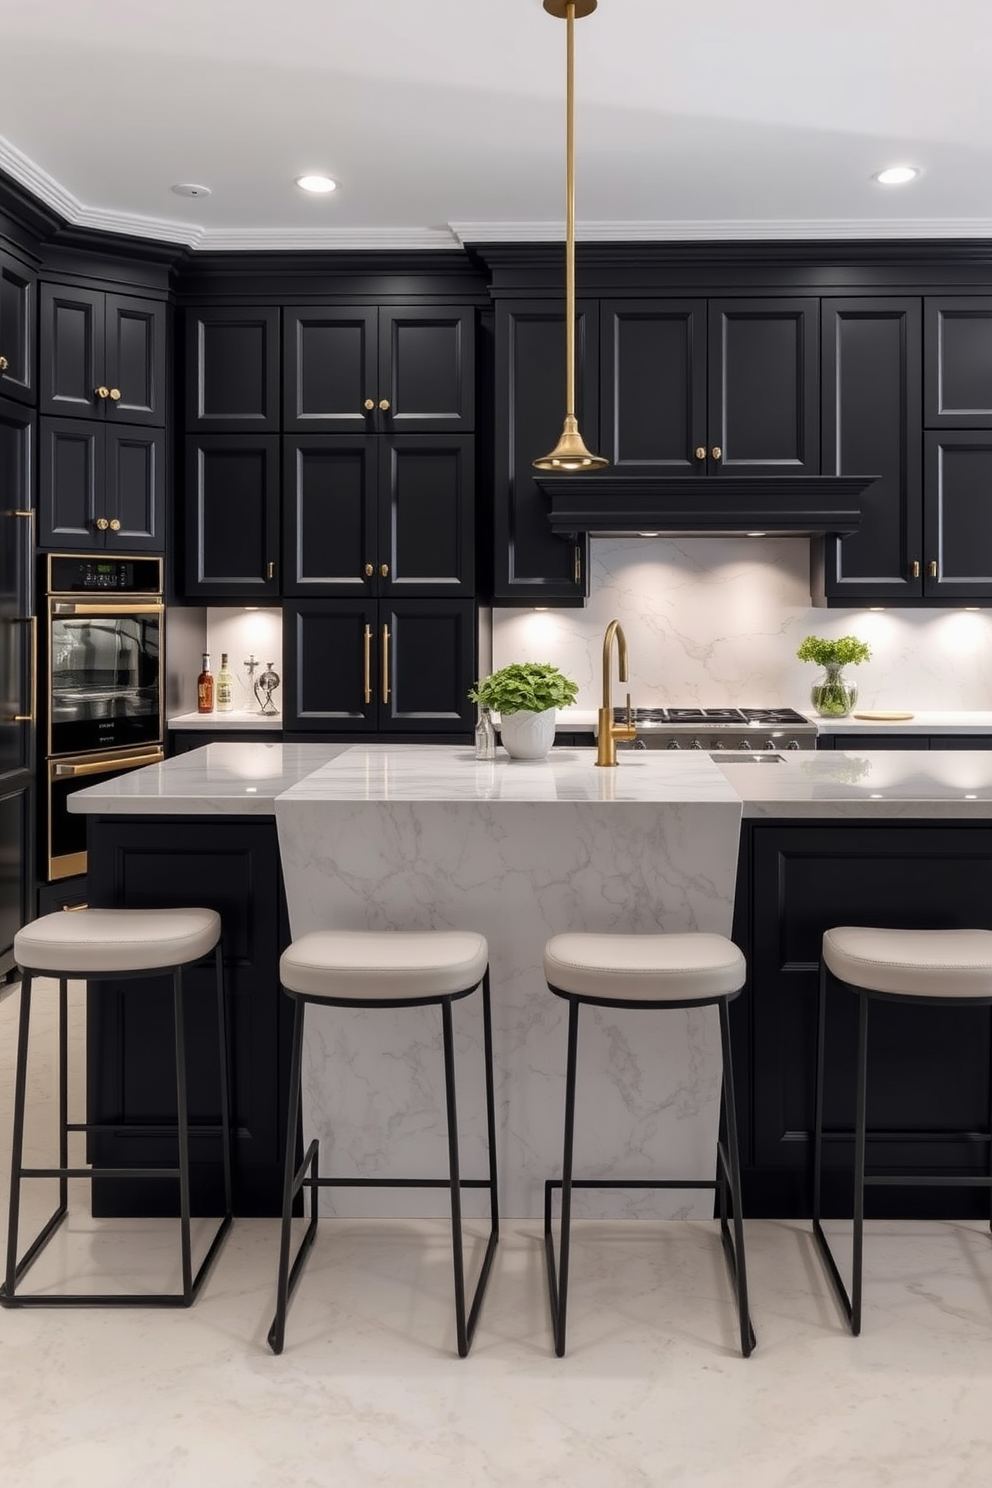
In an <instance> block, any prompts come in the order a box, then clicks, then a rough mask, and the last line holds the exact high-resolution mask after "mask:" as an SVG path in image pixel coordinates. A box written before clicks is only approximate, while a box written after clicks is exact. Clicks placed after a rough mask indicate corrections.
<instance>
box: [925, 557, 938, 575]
mask: <svg viewBox="0 0 992 1488" xmlns="http://www.w3.org/2000/svg"><path fill="white" fill-rule="evenodd" d="M927 572H928V573H929V575H930V577H931V578H932V579H935V578H936V577H937V560H936V558H931V559H930V562H929V564H928V565H927Z"/></svg>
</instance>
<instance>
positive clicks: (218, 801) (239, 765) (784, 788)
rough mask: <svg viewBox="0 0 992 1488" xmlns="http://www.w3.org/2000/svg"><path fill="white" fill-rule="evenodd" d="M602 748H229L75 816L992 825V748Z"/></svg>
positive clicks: (164, 767) (131, 777) (150, 777)
mask: <svg viewBox="0 0 992 1488" xmlns="http://www.w3.org/2000/svg"><path fill="white" fill-rule="evenodd" d="M594 760H595V753H594V751H593V750H592V749H553V750H552V751H551V754H550V755H549V756H548V758H547V759H546V760H538V761H531V760H510V759H509V758H508V757H507V756H506V755H505V754H503V752H502V751H501V750H500V751H498V752H497V758H496V760H495V761H493V762H491V763H480V762H478V761H476V759H475V758H474V755H473V752H472V750H471V749H469V748H467V747H449V746H444V745H414V744H407V745H367V744H361V745H347V744H282V743H275V742H268V741H259V742H252V743H234V742H230V743H215V744H208V745H207V746H206V747H205V748H203V749H196V750H193V751H191V752H190V753H188V754H183V755H179V756H177V757H176V758H175V759H170V760H165V761H164V762H163V763H162V764H158V765H146V766H145V767H144V768H143V769H140V770H131V771H129V772H128V773H127V774H124V775H119V776H117V777H116V778H114V779H112V780H108V781H104V782H100V783H97V784H95V785H90V786H86V787H84V788H83V789H81V790H78V791H75V792H74V793H73V794H72V795H71V796H70V797H69V809H70V811H73V812H84V813H85V812H91V813H96V814H100V815H105V814H114V815H132V816H141V815H160V814H173V815H177V816H191V815H192V816H195V815H211V814H218V815H226V816H230V815H244V814H253V815H254V814H260V813H261V814H266V815H272V814H273V812H274V809H275V801H276V800H277V799H278V798H280V797H284V796H285V797H287V798H289V799H293V800H300V799H306V798H309V799H312V800H323V801H334V800H336V801H397V802H398V801H451V802H455V801H462V802H465V801H479V802H487V803H490V804H496V803H500V802H507V803H509V802H515V803H519V802H524V803H527V802H538V801H547V802H555V801H559V802H569V803H576V802H583V801H588V802H608V801H618V802H633V803H638V802H642V803H647V802H660V801H670V802H679V801H683V802H686V801H696V802H705V801H739V802H741V803H743V814H744V816H745V817H768V816H773V817H790V816H791V817H824V818H829V817H833V818H837V819H842V818H845V817H859V818H862V819H863V818H865V817H883V818H884V817H903V818H910V817H912V818H915V819H921V818H947V819H952V818H958V817H975V818H987V817H992V750H990V751H984V750H948V751H946V752H945V751H936V750H884V751H882V750H879V751H877V752H875V753H872V752H870V751H866V752H865V753H864V754H857V753H855V752H854V751H853V750H847V751H845V752H834V751H828V752H824V753H822V754H818V753H815V752H810V753H801V754H794V755H783V756H781V757H780V758H779V762H777V763H759V762H757V760H756V759H750V760H748V761H746V762H742V763H730V762H724V761H720V762H717V761H715V760H713V759H711V758H710V756H709V755H707V754H703V753H690V752H685V753H669V752H668V751H657V752H653V751H650V750H633V751H630V750H628V751H624V750H622V751H620V764H619V765H618V767H617V768H616V769H615V770H612V769H600V768H598V767H597V766H596V765H595V763H594Z"/></svg>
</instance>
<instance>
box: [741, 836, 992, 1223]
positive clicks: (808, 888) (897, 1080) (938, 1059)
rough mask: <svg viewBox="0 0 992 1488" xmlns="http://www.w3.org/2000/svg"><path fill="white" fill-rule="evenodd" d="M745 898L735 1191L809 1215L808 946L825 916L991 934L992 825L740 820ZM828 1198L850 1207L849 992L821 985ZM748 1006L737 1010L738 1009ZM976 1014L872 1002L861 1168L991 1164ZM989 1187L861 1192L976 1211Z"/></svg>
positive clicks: (882, 1207) (853, 1023)
mask: <svg viewBox="0 0 992 1488" xmlns="http://www.w3.org/2000/svg"><path fill="white" fill-rule="evenodd" d="M742 851H743V852H744V854H745V855H746V869H747V875H748V879H749V892H746V893H745V894H744V896H743V899H742V901H741V903H740V905H739V913H738V920H737V926H736V932H735V933H736V934H738V935H739V936H740V937H741V939H740V944H741V946H742V948H743V949H745V951H746V954H747V956H748V963H749V984H748V992H747V994H746V998H747V1002H745V999H744V998H742V999H740V1000H739V1003H738V1005H737V1006H736V1008H735V1013H736V1019H737V1026H736V1034H737V1037H738V1039H739V1040H740V1043H739V1049H740V1050H741V1051H742V1052H743V1051H744V1050H745V1049H746V1047H747V1045H748V1044H749V1046H750V1048H749V1053H750V1060H749V1063H750V1081H749V1083H750V1094H749V1096H748V1095H746V1094H745V1093H742V1094H741V1096H740V1102H741V1107H742V1110H741V1114H742V1118H743V1124H744V1127H745V1132H746V1137H745V1152H746V1154H747V1156H746V1159H745V1172H744V1198H745V1209H746V1212H747V1213H749V1214H753V1215H808V1214H809V1212H810V1208H809V1205H810V1174H811V1156H812V1153H811V1132H812V1126H813V1075H814V1056H815V1043H816V998H817V984H818V961H819V953H820V943H821V939H822V935H823V932H824V930H826V929H829V928H830V927H831V926H833V925H872V924H875V925H882V926H887V927H891V928H895V929H899V928H906V929H923V928H930V929H954V928H961V927H965V926H972V927H980V928H984V929H992V893H990V889H992V823H984V822H958V823H950V824H949V823H920V822H916V823H909V822H907V823H898V824H891V825H883V824H870V825H869V824H867V823H856V822H846V823H844V824H842V825H832V824H831V825H826V824H824V823H822V822H800V823H791V822H790V823H789V824H788V825H771V824H754V825H749V824H748V823H745V826H744V833H743V837H742ZM828 996H829V1001H828V1008H827V1052H826V1060H827V1082H826V1096H825V1117H824V1120H825V1127H826V1129H827V1131H830V1130H831V1129H832V1130H834V1131H835V1132H839V1133H844V1134H845V1135H843V1136H838V1137H835V1138H834V1139H833V1140H831V1141H829V1142H828V1143H827V1145H826V1147H825V1159H824V1161H825V1168H824V1204H825V1212H826V1213H828V1214H836V1215H841V1214H847V1215H848V1216H849V1215H850V1214H851V1194H852V1180H851V1164H852V1143H851V1140H850V1133H851V1131H852V1129H853V1123H854V1057H855V1042H856V1034H857V1002H858V1000H857V997H856V996H854V995H853V994H850V993H846V992H845V991H844V990H843V989H842V988H841V987H839V986H838V985H837V984H836V983H835V984H833V985H832V986H831V987H830V988H829V990H828ZM747 1003H749V1006H748V1005H747ZM989 1065H990V1026H989V1009H988V1008H981V1007H976V1008H968V1007H965V1008H959V1007H906V1006H904V1005H901V1004H895V1003H884V1002H878V1001H876V1002H873V1003H872V1005H871V1010H870V1016H869V1032H868V1155H867V1160H868V1166H869V1171H871V1169H872V1167H873V1166H874V1167H875V1168H876V1169H877V1170H879V1171H897V1170H898V1169H900V1168H901V1167H904V1168H906V1170H907V1173H909V1172H911V1171H913V1170H916V1171H919V1170H927V1171H931V1172H938V1173H957V1174H960V1175H971V1174H975V1175H977V1174H982V1173H987V1172H988V1164H989V1143H988V1140H987V1135H986V1138H985V1139H979V1138H977V1137H974V1136H973V1137H972V1139H970V1140H969V1138H968V1137H967V1136H966V1135H965V1134H967V1133H972V1134H977V1133H985V1134H987V1133H988V1129H989V1104H990V1090H989ZM988 1203H989V1201H988V1193H987V1192H982V1191H980V1190H969V1189H963V1188H961V1189H958V1188H947V1189H943V1188H930V1189H913V1188H910V1187H907V1188H899V1187H893V1188H888V1187H886V1188H873V1189H869V1190H868V1192H867V1196H866V1213H867V1215H868V1216H869V1217H870V1216H876V1217H882V1216H893V1217H899V1216H904V1217H919V1218H924V1217H931V1216H932V1217H940V1216H960V1217H968V1216H974V1217H983V1216H984V1217H985V1218H987V1217H988V1212H989V1208H988Z"/></svg>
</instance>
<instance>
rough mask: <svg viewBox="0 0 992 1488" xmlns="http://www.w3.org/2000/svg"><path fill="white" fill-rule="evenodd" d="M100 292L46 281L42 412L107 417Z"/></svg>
mask: <svg viewBox="0 0 992 1488" xmlns="http://www.w3.org/2000/svg"><path fill="white" fill-rule="evenodd" d="M105 299H106V296H105V295H104V293H103V291H102V290H95V289H73V288H70V287H69V286H67V285H61V284H42V286H41V304H40V327H39V342H40V345H39V374H40V397H39V408H40V411H41V412H42V413H59V414H66V415H67V416H69V417H73V416H75V417H77V418H86V417H89V418H94V417H95V418H104V417H105V416H106V399H104V398H102V397H100V396H98V394H97V388H99V387H103V386H105V381H104V360H105V345H104V330H105V321H104V309H105V304H104V302H105Z"/></svg>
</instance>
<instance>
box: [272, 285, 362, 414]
mask: <svg viewBox="0 0 992 1488" xmlns="http://www.w3.org/2000/svg"><path fill="white" fill-rule="evenodd" d="M282 315H283V414H282V426H283V429H284V430H285V431H290V430H296V431H298V432H300V433H307V432H310V433H314V434H316V433H324V434H358V433H361V432H363V431H370V432H371V431H373V430H375V429H377V428H378V427H379V419H380V418H381V415H380V414H379V412H378V405H379V399H380V397H385V396H386V394H385V393H380V392H379V376H378V370H377V365H376V364H377V357H378V350H377V345H376V334H377V325H378V319H377V312H376V309H375V307H374V306H373V305H356V306H353V307H348V308H344V307H341V308H334V307H325V306H316V307H309V306H301V305H288V306H286V307H285V309H284V310H283V312H282Z"/></svg>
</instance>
